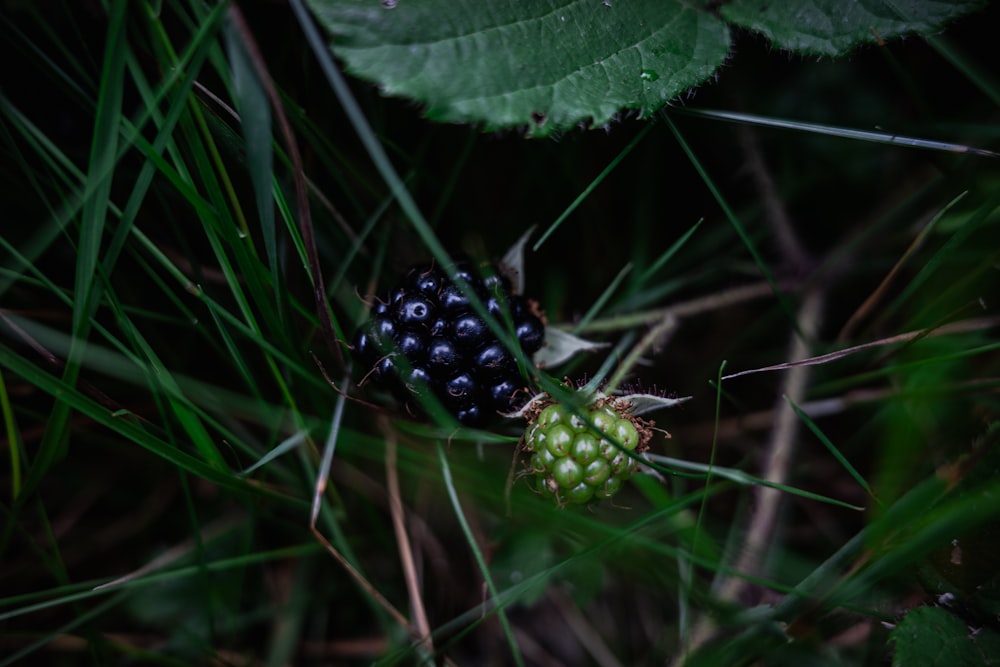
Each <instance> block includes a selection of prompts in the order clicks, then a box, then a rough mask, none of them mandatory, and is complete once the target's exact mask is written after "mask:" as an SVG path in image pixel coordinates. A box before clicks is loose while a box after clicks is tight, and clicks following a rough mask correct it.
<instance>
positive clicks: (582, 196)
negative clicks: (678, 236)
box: [531, 122, 656, 252]
mask: <svg viewBox="0 0 1000 667" xmlns="http://www.w3.org/2000/svg"><path fill="white" fill-rule="evenodd" d="M655 125H656V124H655V123H652V122H647V123H646V124H645V125H644V126H643V128H642V129H641V130H639V132H638V133H636V135H635V137H633V138H632V141H630V142H629V143H628V145H627V146H625V148H623V149H622V150H621V152H619V153H618V155H616V156H615V158H614V159H613V160H612V161H611V162H609V163H608V165H607V166H606V167H605V168H604V169H602V170H601V173H599V174H598V175H597V177H596V178H594V180H592V181H591V182H590V184H589V185H588V186H587V187H586V188H584V189H583V192H581V193H580V194H579V195H577V197H576V199H574V200H573V201H572V203H570V205H569V206H567V207H566V210H565V211H563V212H562V213H561V214H560V215H559V217H558V218H556V219H555V221H554V222H553V223H552V224H551V225H549V227H548V229H546V230H545V231H544V232H542V235H541V236H540V237H539V238H538V240H537V241H535V245H534V246H532V248H531V249H532V250H534V251H535V252H537V251H538V249H539V248H541V247H542V244H543V243H545V242H546V241H547V240H548V238H549V237H550V236H552V234H553V233H555V231H556V230H557V229H558V228H559V226H560V225H562V223H563V222H564V221H565V220H566V218H568V217H569V216H570V215H572V214H573V211H575V210H576V209H577V207H579V206H580V204H582V203H583V201H584V200H585V199H586V198H587V197H589V196H590V193H591V192H593V191H594V190H595V189H596V188H597V186H598V185H600V184H601V183H602V182H603V181H604V179H605V178H607V177H608V175H609V174H610V173H611V172H612V171H614V170H615V167H617V166H618V165H619V164H621V161H622V160H624V159H625V157H626V156H627V155H628V154H629V153H631V152H632V149H633V148H635V147H636V146H638V145H639V142H641V141H642V140H643V139H645V138H646V135H647V134H649V133H650V131H651V130H652V129H653V127H655Z"/></svg>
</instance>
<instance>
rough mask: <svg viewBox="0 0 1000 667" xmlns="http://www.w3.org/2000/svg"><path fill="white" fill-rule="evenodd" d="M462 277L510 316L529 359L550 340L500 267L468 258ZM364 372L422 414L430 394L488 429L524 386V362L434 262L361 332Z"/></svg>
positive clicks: (358, 347)
mask: <svg viewBox="0 0 1000 667" xmlns="http://www.w3.org/2000/svg"><path fill="white" fill-rule="evenodd" d="M455 268H456V271H455V278H456V281H460V282H462V283H464V284H465V285H467V286H468V287H470V288H471V290H472V291H473V292H474V293H475V295H476V296H477V297H478V298H479V299H480V300H481V302H482V303H483V305H484V306H485V307H486V310H487V312H488V313H489V314H490V315H491V316H492V317H495V318H496V319H497V321H499V322H501V323H504V322H506V321H507V318H508V317H509V318H510V322H511V324H512V325H513V331H514V333H515V335H516V337H517V341H518V344H519V345H520V347H521V350H522V351H523V352H524V354H525V355H526V356H527V357H528V358H529V359H530V358H531V355H533V354H534V353H535V352H537V351H538V350H539V349H540V348H541V347H542V343H543V342H544V338H545V326H544V324H543V323H542V320H541V319H540V318H539V317H538V315H536V314H535V312H534V311H533V309H532V307H531V305H530V304H529V303H528V302H527V301H526V300H525V299H524V297H522V296H520V295H517V294H513V293H512V290H511V284H510V280H509V279H508V278H507V277H506V276H504V275H503V274H502V273H501V272H500V271H498V270H497V269H496V267H491V271H490V272H489V273H487V274H485V275H484V274H483V273H481V272H480V271H477V270H476V267H475V266H473V265H472V264H470V263H468V262H460V263H458V264H457V265H456V267H455ZM353 352H354V356H355V358H356V359H357V362H358V365H359V367H360V369H361V372H362V373H364V374H365V375H366V376H367V377H368V378H369V379H370V381H372V382H373V383H374V384H375V385H377V386H379V387H382V388H384V389H386V390H388V391H390V392H391V393H392V394H393V395H394V396H396V398H398V399H399V400H401V401H403V402H404V403H405V404H406V405H407V407H408V408H409V409H410V410H412V411H415V412H419V411H420V407H419V406H420V395H421V393H422V392H425V391H430V392H431V393H433V395H434V396H435V397H436V398H437V399H438V400H439V401H440V402H441V404H442V405H443V406H444V407H445V409H447V410H448V411H449V412H450V413H451V414H452V415H454V416H455V418H456V419H458V421H459V422H461V423H462V424H465V425H467V426H484V425H487V424H489V423H490V422H491V421H493V420H494V419H495V418H496V417H497V414H498V413H501V412H509V411H511V410H513V409H514V408H516V407H517V396H516V394H517V392H518V389H520V388H521V387H523V386H524V384H525V383H524V381H523V380H522V378H521V374H520V371H519V370H518V366H517V361H516V359H515V357H514V355H513V354H512V353H511V351H510V350H508V349H507V347H506V346H505V345H504V344H503V343H502V342H501V341H500V340H499V339H497V337H496V335H495V334H494V333H493V331H492V330H491V329H490V327H489V326H488V325H487V324H486V322H485V321H484V320H483V319H482V318H481V317H480V316H479V315H478V314H477V313H476V311H475V310H474V309H473V307H472V305H471V303H470V302H469V297H468V296H466V293H465V292H463V291H462V289H461V288H460V287H459V285H458V284H456V282H452V280H451V279H450V278H449V277H448V274H447V273H445V272H444V271H443V270H441V269H440V268H437V267H435V266H434V265H424V266H417V267H414V268H412V269H410V271H409V272H408V273H407V274H406V276H405V278H404V280H403V282H402V284H401V285H400V286H398V287H397V288H395V289H394V290H392V291H391V292H390V293H389V295H388V298H387V299H386V300H385V301H378V302H377V303H376V305H375V307H374V308H373V309H372V315H371V318H370V319H369V320H368V321H367V322H365V323H364V324H363V325H361V327H360V328H359V329H358V332H357V333H356V334H355V336H354V343H353Z"/></svg>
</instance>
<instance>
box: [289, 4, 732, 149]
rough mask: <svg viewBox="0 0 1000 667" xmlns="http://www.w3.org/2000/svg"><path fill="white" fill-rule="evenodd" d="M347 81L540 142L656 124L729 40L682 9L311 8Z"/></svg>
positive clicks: (441, 116)
mask: <svg viewBox="0 0 1000 667" xmlns="http://www.w3.org/2000/svg"><path fill="white" fill-rule="evenodd" d="M308 4H309V5H310V7H311V8H312V11H313V12H314V14H315V16H316V17H317V19H318V20H319V22H320V23H321V24H323V25H324V26H325V27H326V28H327V29H328V30H329V31H330V32H331V33H332V35H333V39H332V48H333V51H334V53H335V54H336V55H337V56H338V57H340V58H341V59H343V61H344V63H345V64H346V68H347V70H348V71H349V72H350V73H352V74H354V75H356V76H359V77H361V78H364V79H368V80H371V81H376V82H378V84H379V85H380V87H381V88H382V91H383V92H384V93H386V94H388V95H394V96H403V97H409V98H412V99H415V100H417V101H418V102H420V103H422V104H424V105H426V114H427V116H428V117H429V118H431V119H433V120H437V121H450V122H455V121H459V122H473V123H480V122H482V123H484V124H485V125H486V127H487V129H496V128H501V127H516V126H527V127H528V132H529V134H532V135H535V136H542V135H547V134H551V133H552V132H556V131H560V130H565V129H569V128H573V127H574V126H576V125H578V124H581V123H582V124H593V125H597V126H600V125H604V124H606V123H608V122H609V121H610V120H611V119H612V118H613V117H614V116H615V115H616V114H617V113H619V111H620V110H622V109H634V110H637V111H638V112H639V115H640V116H641V117H646V116H649V115H650V114H652V113H653V112H654V111H656V110H657V109H658V108H660V107H661V106H662V105H663V104H665V103H666V102H668V101H669V100H671V99H673V98H675V97H676V96H677V95H679V94H680V93H682V92H684V91H685V90H686V89H688V88H690V87H691V86H695V85H698V84H700V83H702V82H703V81H704V80H705V79H707V78H708V77H710V76H711V75H712V73H713V72H714V71H715V70H716V68H718V67H719V66H720V65H721V64H722V62H723V60H725V58H726V55H727V53H728V51H729V30H728V28H727V27H726V26H725V24H723V23H722V21H720V20H719V19H717V18H716V17H715V16H713V15H712V14H710V13H708V12H707V11H704V10H702V9H697V8H696V5H698V3H692V2H681V1H680V0H644V1H643V2H635V1H631V2H629V1H626V0H605V1H604V2H602V1H601V0H569V1H568V2H561V3H554V2H524V1H523V0H494V1H493V2H490V3H489V5H488V6H484V5H483V3H481V2H478V1H476V0H421V1H420V2H405V1H404V2H398V3H397V2H382V3H378V2H364V3H361V2H357V0H308Z"/></svg>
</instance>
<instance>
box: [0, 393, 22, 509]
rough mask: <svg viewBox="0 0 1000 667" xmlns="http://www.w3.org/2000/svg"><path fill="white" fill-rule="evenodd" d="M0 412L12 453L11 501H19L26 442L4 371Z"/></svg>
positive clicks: (8, 445)
mask: <svg viewBox="0 0 1000 667" xmlns="http://www.w3.org/2000/svg"><path fill="white" fill-rule="evenodd" d="M0 414H3V424H4V430H5V431H6V435H7V449H8V450H9V454H10V496H11V501H12V502H14V503H17V500H18V497H19V496H20V495H21V474H22V473H21V466H22V463H21V450H22V448H23V447H24V442H23V441H22V440H21V432H20V431H19V430H18V428H17V421H15V418H14V408H13V407H12V406H11V404H10V396H9V395H8V394H7V381H6V380H5V379H4V377H3V373H0Z"/></svg>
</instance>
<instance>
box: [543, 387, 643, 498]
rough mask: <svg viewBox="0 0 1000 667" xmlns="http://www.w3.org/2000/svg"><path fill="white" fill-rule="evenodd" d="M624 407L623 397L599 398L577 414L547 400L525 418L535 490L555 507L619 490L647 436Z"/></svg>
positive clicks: (634, 463) (625, 406)
mask: <svg viewBox="0 0 1000 667" xmlns="http://www.w3.org/2000/svg"><path fill="white" fill-rule="evenodd" d="M627 408H628V404H627V403H626V402H624V401H619V400H616V399H613V398H608V397H602V398H599V399H597V400H596V401H595V402H594V403H593V404H592V405H591V406H590V407H588V408H586V409H585V410H582V411H579V412H574V411H573V409H572V408H570V407H569V406H567V405H564V404H562V403H549V404H548V405H546V406H545V407H542V408H541V410H540V411H539V412H537V415H536V416H535V417H534V418H531V417H530V416H529V424H528V428H527V431H526V432H525V440H524V450H525V451H526V452H530V454H531V459H530V463H529V466H530V471H531V473H533V474H534V475H535V478H536V484H537V488H538V490H539V492H541V493H542V494H544V495H548V496H552V497H554V498H555V500H556V502H557V503H558V504H560V505H566V504H574V505H582V504H584V503H588V502H591V501H596V500H605V499H607V498H611V497H612V496H614V495H615V494H616V493H618V491H619V490H620V489H621V487H622V483H623V482H625V481H626V480H627V479H629V478H630V477H631V476H632V473H634V472H635V470H636V468H637V467H638V460H637V458H638V457H639V455H641V454H642V452H643V451H645V450H646V449H647V443H648V442H649V439H650V437H651V433H650V431H649V428H648V426H647V424H646V422H644V421H643V420H641V419H639V418H638V417H635V416H633V415H631V414H630V413H629V412H628V409H627ZM584 417H585V418H584ZM588 422H589V423H588Z"/></svg>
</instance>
